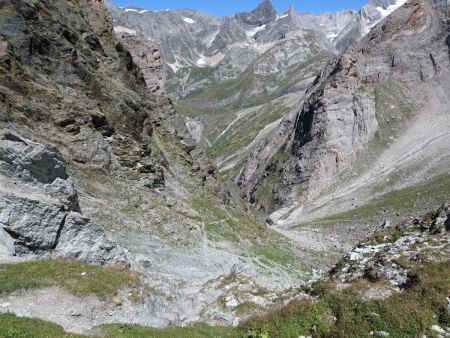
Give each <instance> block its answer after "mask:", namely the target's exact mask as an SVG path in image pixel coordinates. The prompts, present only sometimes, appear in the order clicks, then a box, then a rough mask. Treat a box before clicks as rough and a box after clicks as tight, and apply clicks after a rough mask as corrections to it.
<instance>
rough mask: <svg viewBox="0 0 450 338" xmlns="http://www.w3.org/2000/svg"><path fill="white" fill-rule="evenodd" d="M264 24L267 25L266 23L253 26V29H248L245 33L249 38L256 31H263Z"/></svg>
mask: <svg viewBox="0 0 450 338" xmlns="http://www.w3.org/2000/svg"><path fill="white" fill-rule="evenodd" d="M266 26H267V25H262V26H258V27H255V28H253V29H249V30H248V31H245V34H246V35H247V36H248V37H249V38H251V37H253V36H255V35H256V33H258V32H261V31H263V30H264V29H266Z"/></svg>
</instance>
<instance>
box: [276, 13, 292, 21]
mask: <svg viewBox="0 0 450 338" xmlns="http://www.w3.org/2000/svg"><path fill="white" fill-rule="evenodd" d="M288 16H289V14H288V13H286V14H283V15H280V16H278V17H277V19H276V20H275V21H277V20H280V19H283V18H287V17H288Z"/></svg>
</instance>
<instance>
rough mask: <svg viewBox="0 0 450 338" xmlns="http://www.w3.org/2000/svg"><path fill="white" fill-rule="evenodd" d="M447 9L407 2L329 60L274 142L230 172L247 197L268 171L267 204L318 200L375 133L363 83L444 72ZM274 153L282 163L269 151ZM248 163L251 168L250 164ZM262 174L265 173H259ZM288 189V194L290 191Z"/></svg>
mask: <svg viewBox="0 0 450 338" xmlns="http://www.w3.org/2000/svg"><path fill="white" fill-rule="evenodd" d="M447 19H448V9H447V7H446V6H440V7H436V6H435V3H434V1H431V0H410V1H408V2H407V3H406V4H405V5H404V6H403V7H402V8H400V9H398V10H397V11H396V12H394V13H393V14H392V15H391V16H389V17H388V19H387V20H386V21H384V22H382V23H380V24H379V25H378V26H376V27H375V28H374V29H373V30H372V31H371V32H370V33H369V34H368V35H367V36H366V37H365V38H364V39H363V40H362V41H361V42H360V43H358V44H357V45H355V46H353V47H351V48H349V49H348V50H347V51H346V52H345V53H344V54H343V55H341V56H339V57H337V58H335V60H333V61H332V62H330V63H329V64H328V65H327V66H326V67H325V69H324V70H323V71H322V73H321V75H320V76H319V77H318V78H317V79H316V80H315V83H314V84H313V86H312V87H311V88H310V89H309V93H308V94H307V95H306V97H305V98H304V100H303V101H302V103H301V105H300V106H299V108H298V110H297V113H296V114H295V115H289V116H288V117H286V118H285V122H284V123H283V124H282V127H281V128H280V132H279V135H282V136H281V137H280V138H279V139H276V138H275V139H271V140H265V141H264V142H262V143H261V146H260V150H259V151H258V152H257V153H256V154H255V155H254V156H252V157H249V158H248V159H247V162H246V163H245V164H244V166H243V167H244V169H243V170H242V171H241V173H240V174H239V175H238V176H237V177H236V182H237V184H238V185H239V186H240V187H241V189H242V191H243V193H244V194H245V195H246V196H247V197H248V198H249V199H250V200H254V196H255V193H257V191H258V186H260V185H261V184H262V182H264V180H266V179H267V177H271V176H272V175H277V176H278V177H279V180H278V181H277V182H278V183H277V185H276V186H275V187H273V193H274V197H273V200H272V202H270V203H269V205H272V206H273V205H277V206H278V207H279V206H283V205H286V203H289V200H290V201H292V200H291V199H293V200H295V199H296V198H298V197H294V196H297V195H296V194H295V193H293V191H295V190H296V189H299V187H300V186H302V187H303V188H302V189H306V192H305V193H304V195H303V197H305V196H307V198H308V199H312V198H315V197H317V196H318V195H319V194H320V193H321V192H322V191H323V190H324V188H325V187H329V186H330V184H332V182H334V181H335V180H336V178H337V177H338V176H339V175H340V174H341V173H342V172H343V171H345V170H347V169H348V168H350V167H351V166H352V164H353V163H354V162H355V160H356V157H357V153H358V151H361V150H362V149H364V147H366V145H367V144H368V143H369V142H370V141H371V140H372V139H373V137H374V135H375V133H376V132H377V130H378V126H379V124H378V121H377V116H376V109H375V96H374V94H373V91H372V90H370V89H364V90H362V88H364V87H362V86H366V85H370V86H371V85H377V84H380V83H383V82H385V81H388V80H395V81H404V82H414V81H419V82H420V81H427V80H430V79H433V78H438V77H439V76H441V74H443V73H445V72H447V71H448V69H449V57H448V51H449V49H448V45H447V42H446V41H447V37H448V26H447ZM277 152H280V153H282V154H285V155H286V157H284V159H283V160H281V161H277V160H275V159H273V160H272V159H271V158H273V157H272V156H273V155H274V154H275V153H277ZM252 168H253V169H252ZM262 177H266V178H262ZM290 193H292V195H289V194H290Z"/></svg>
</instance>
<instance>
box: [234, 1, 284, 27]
mask: <svg viewBox="0 0 450 338" xmlns="http://www.w3.org/2000/svg"><path fill="white" fill-rule="evenodd" d="M236 17H237V19H238V20H240V21H242V22H243V23H246V24H249V25H258V26H262V25H265V24H267V23H269V22H271V21H273V20H275V19H276V18H277V11H276V10H275V8H274V7H273V5H272V2H271V1H270V0H264V1H262V2H261V3H260V4H259V5H258V7H256V9H254V10H253V11H251V12H244V13H238V14H236Z"/></svg>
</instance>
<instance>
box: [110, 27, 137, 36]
mask: <svg viewBox="0 0 450 338" xmlns="http://www.w3.org/2000/svg"><path fill="white" fill-rule="evenodd" d="M114 32H115V33H127V34H130V35H136V31H135V30H134V29H130V28H127V27H123V26H116V27H114Z"/></svg>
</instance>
